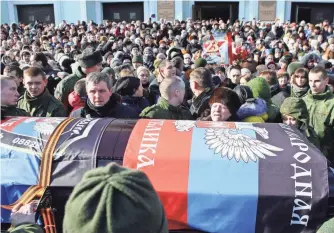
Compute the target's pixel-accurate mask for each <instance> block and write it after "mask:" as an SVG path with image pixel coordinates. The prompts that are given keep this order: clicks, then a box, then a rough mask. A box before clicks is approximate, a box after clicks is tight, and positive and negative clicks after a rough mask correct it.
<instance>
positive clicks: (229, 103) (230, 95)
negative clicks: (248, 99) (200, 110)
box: [209, 87, 241, 116]
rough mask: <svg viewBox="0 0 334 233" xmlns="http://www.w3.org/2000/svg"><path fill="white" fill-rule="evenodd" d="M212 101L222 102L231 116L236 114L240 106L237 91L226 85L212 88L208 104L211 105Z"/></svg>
mask: <svg viewBox="0 0 334 233" xmlns="http://www.w3.org/2000/svg"><path fill="white" fill-rule="evenodd" d="M214 103H222V104H224V105H225V106H226V107H227V108H228V110H229V111H230V113H231V115H232V116H235V115H236V114H237V111H238V110H239V108H240V106H241V102H240V99H239V97H238V95H237V93H235V92H234V91H232V90H231V89H229V88H226V87H219V88H216V89H215V90H214V92H213V93H212V96H211V97H210V100H209V104H210V106H211V105H212V104H214Z"/></svg>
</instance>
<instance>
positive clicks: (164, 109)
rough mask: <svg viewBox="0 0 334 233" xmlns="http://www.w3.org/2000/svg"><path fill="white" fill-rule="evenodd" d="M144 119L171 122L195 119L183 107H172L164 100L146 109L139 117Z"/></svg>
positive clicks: (161, 99)
mask: <svg viewBox="0 0 334 233" xmlns="http://www.w3.org/2000/svg"><path fill="white" fill-rule="evenodd" d="M139 116H140V117H142V118H150V119H171V120H192V119H194V118H193V116H192V115H191V113H190V111H189V110H188V109H186V108H185V107H183V106H182V105H181V106H179V107H175V106H172V105H170V104H169V103H168V101H167V100H165V99H164V98H162V97H161V98H160V99H159V101H158V103H157V104H155V105H153V106H150V107H147V108H145V109H144V110H143V111H142V112H141V114H140V115H139Z"/></svg>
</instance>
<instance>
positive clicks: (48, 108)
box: [17, 89, 68, 117]
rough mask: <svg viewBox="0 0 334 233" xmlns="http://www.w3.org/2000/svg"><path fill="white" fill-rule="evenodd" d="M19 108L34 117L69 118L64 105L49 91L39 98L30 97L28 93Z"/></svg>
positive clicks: (20, 100) (45, 91)
mask: <svg viewBox="0 0 334 233" xmlns="http://www.w3.org/2000/svg"><path fill="white" fill-rule="evenodd" d="M17 106H18V107H19V108H21V109H23V110H25V111H27V112H28V113H30V115H31V116H33V117H67V115H68V114H67V111H66V110H65V107H64V105H63V104H62V103H61V102H60V101H59V100H57V99H56V98H55V97H53V96H52V95H51V94H50V93H49V91H48V90H47V89H45V90H44V92H43V93H42V94H41V95H40V96H37V97H33V98H32V97H30V96H29V95H28V92H27V91H26V92H25V93H24V95H23V96H22V97H21V98H20V99H19V102H18V104H17Z"/></svg>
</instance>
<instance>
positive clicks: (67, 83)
mask: <svg viewBox="0 0 334 233" xmlns="http://www.w3.org/2000/svg"><path fill="white" fill-rule="evenodd" d="M78 62H79V66H78V67H77V68H76V69H75V70H74V72H73V74H71V75H69V76H67V77H66V78H64V79H63V80H61V81H60V82H59V83H58V85H57V87H56V90H55V94H54V95H55V97H56V98H57V99H58V100H60V101H61V102H62V103H63V104H64V106H65V108H66V110H67V111H68V112H70V110H71V106H70V105H69V103H68V96H69V94H70V93H72V92H73V91H74V85H75V83H76V82H77V81H78V80H80V79H82V78H85V77H86V76H87V75H88V74H89V73H92V72H100V71H101V70H102V55H101V53H100V51H95V52H94V50H93V49H92V48H87V49H85V50H84V51H83V52H82V54H80V56H79V58H78Z"/></svg>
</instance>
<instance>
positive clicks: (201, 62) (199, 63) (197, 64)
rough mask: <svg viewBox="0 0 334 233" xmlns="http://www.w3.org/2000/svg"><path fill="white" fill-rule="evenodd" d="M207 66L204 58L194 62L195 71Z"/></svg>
mask: <svg viewBox="0 0 334 233" xmlns="http://www.w3.org/2000/svg"><path fill="white" fill-rule="evenodd" d="M206 65H207V62H206V60H205V59H204V58H198V59H197V60H196V61H195V69H196V68H198V67H205V66H206Z"/></svg>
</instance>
